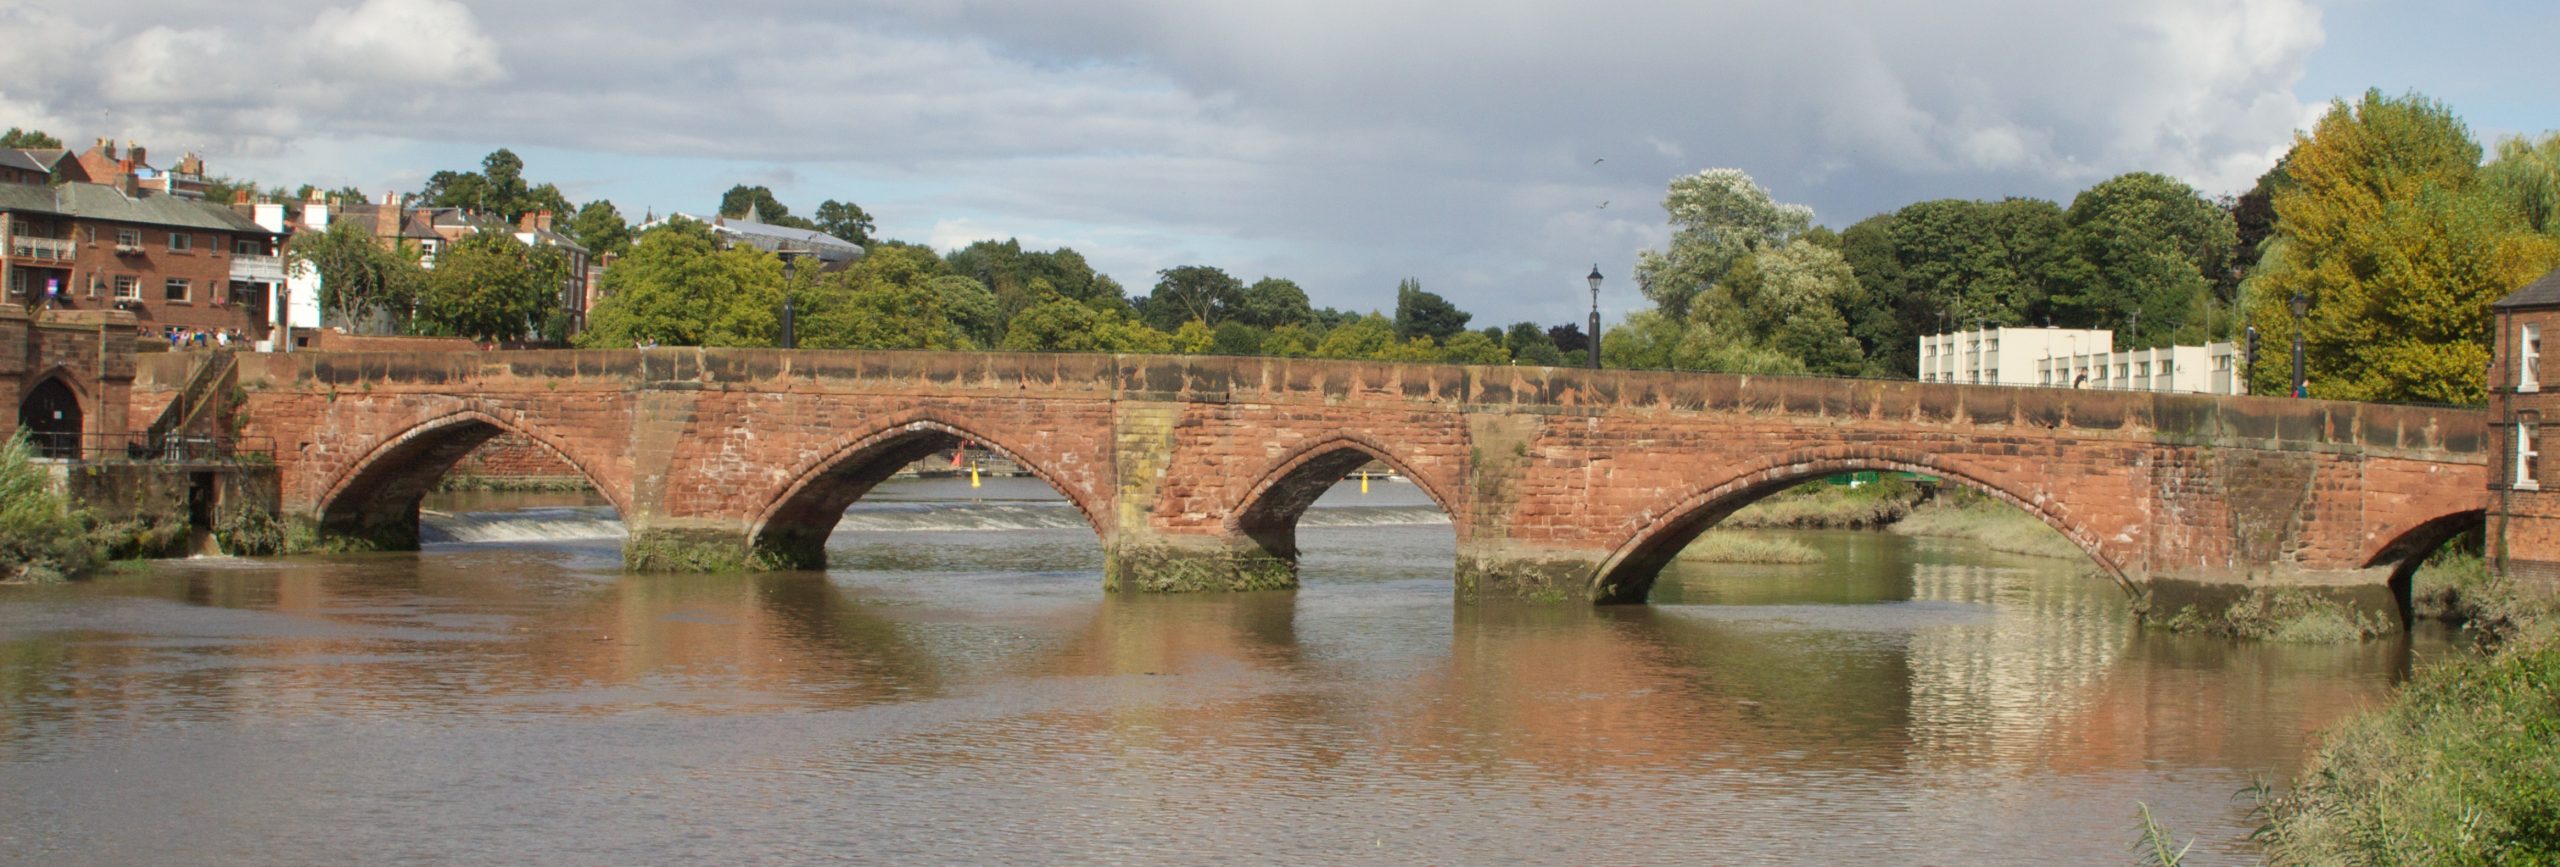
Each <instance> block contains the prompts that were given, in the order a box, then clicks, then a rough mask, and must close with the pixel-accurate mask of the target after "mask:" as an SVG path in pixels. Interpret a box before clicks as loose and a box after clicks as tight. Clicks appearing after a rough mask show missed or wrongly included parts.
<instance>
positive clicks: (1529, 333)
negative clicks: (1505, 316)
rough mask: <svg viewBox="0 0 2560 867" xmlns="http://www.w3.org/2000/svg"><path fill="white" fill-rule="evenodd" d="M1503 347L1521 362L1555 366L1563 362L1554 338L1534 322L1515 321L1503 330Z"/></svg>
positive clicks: (1562, 356)
mask: <svg viewBox="0 0 2560 867" xmlns="http://www.w3.org/2000/svg"><path fill="white" fill-rule="evenodd" d="M1502 342H1503V348H1504V349H1507V350H1510V352H1511V357H1512V358H1513V359H1515V360H1517V361H1519V363H1521V364H1534V365H1538V366H1540V367H1555V366H1557V365H1560V364H1563V363H1564V353H1563V352H1561V351H1559V350H1557V349H1556V342H1555V340H1554V339H1552V338H1550V337H1548V336H1547V332H1546V330H1545V329H1542V328H1539V327H1538V323H1535V322H1515V323H1512V325H1511V329H1510V330H1509V331H1507V332H1504V334H1503V338H1502Z"/></svg>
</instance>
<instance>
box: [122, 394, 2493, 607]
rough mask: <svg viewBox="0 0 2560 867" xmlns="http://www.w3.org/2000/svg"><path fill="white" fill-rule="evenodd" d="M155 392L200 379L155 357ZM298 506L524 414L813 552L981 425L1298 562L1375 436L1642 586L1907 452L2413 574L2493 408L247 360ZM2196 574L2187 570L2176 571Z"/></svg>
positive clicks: (674, 510)
mask: <svg viewBox="0 0 2560 867" xmlns="http://www.w3.org/2000/svg"><path fill="white" fill-rule="evenodd" d="M141 367H142V369H141V370H140V371H139V372H138V374H137V376H136V378H135V381H134V386H133V389H134V393H135V398H134V400H135V401H136V402H137V403H139V402H142V401H144V400H147V399H149V398H150V396H151V395H154V394H158V393H160V392H163V391H166V390H169V389H171V388H174V387H175V383H176V382H177V381H178V379H179V377H180V374H179V372H178V371H175V370H163V369H161V367H160V366H157V365H155V364H153V363H151V360H146V361H145V363H144V364H142V365H141ZM236 376H237V381H238V383H239V388H240V390H241V393H242V395H243V396H244V397H243V399H242V400H241V402H240V405H239V406H238V407H237V410H236V419H235V423H236V424H237V425H238V426H239V428H240V430H241V431H242V432H243V433H244V434H249V435H254V436H259V437H265V438H269V439H271V440H273V441H274V442H275V443H276V444H277V446H276V456H277V457H276V463H277V466H278V469H279V471H280V473H281V475H282V488H283V495H282V502H283V510H284V511H285V513H286V514H288V515H290V516H292V517H293V518H295V519H297V520H301V521H304V522H308V523H311V524H313V525H315V526H317V527H318V528H319V529H320V530H321V531H322V532H323V533H324V534H329V535H332V536H335V537H337V538H339V539H340V540H342V541H343V542H347V543H353V544H372V545H383V546H393V547H399V546H406V545H414V544H416V534H417V531H416V527H415V520H416V518H415V514H416V511H415V510H416V502H417V500H416V497H417V495H418V492H421V491H423V490H424V489H425V486H426V484H427V483H429V482H432V481H433V480H434V479H436V478H438V477H440V476H442V475H443V473H444V472H445V471H446V470H448V469H449V468H450V467H451V466H452V465H453V463H454V462H455V461H457V460H459V459H460V457H461V456H462V455H463V454H464V453H466V452H468V451H470V447H471V446H472V445H476V444H477V443H479V442H481V441H483V440H485V439H486V438H488V437H492V436H497V435H501V434H511V435H514V436H516V437H518V438H521V440H522V441H523V442H526V443H530V444H532V446H533V447H536V448H540V449H543V450H546V451H548V452H549V453H551V454H552V455H554V456H556V457H558V458H559V459H560V461H561V462H562V463H563V464H565V465H567V466H570V467H573V468H575V469H576V470H577V472H579V473H581V474H583V475H584V476H585V477H586V478H587V479H589V480H590V481H592V482H593V483H594V485H595V487H596V489H597V490H598V491H599V492H601V493H602V494H603V496H604V497H605V498H606V499H607V500H608V501H610V502H611V503H612V505H613V507H614V510H615V512H616V513H617V514H619V515H620V516H621V517H622V519H623V521H624V523H625V524H626V525H627V526H628V528H629V531H630V538H629V541H628V542H627V543H626V546H625V554H626V561H627V562H628V563H629V564H631V565H633V566H635V567H639V568H645V569H678V570H734V569H749V568H763V567H774V566H813V565H819V564H821V563H822V562H823V557H824V553H823V547H822V546H823V540H824V538H825V536H826V534H827V533H828V532H830V531H832V530H833V529H834V528H835V527H836V526H837V523H838V522H839V521H841V520H843V516H844V514H845V511H844V510H845V506H846V505H848V504H850V503H853V502H856V501H858V500H860V498H861V497H862V495H863V494H864V493H865V492H867V491H868V490H869V489H870V487H871V486H872V485H873V484H876V483H877V482H878V481H879V480H880V479H882V478H885V477H886V476H887V475H888V474H889V473H890V472H893V471H894V470H895V468H897V467H899V466H903V465H904V464H905V463H906V462H908V461H911V460H913V459H914V458H915V457H916V456H917V455H920V454H925V453H929V452H931V451H933V450H935V449H943V448H949V447H951V446H952V445H954V444H956V443H958V442H963V441H965V442H968V443H971V444H973V445H974V446H975V447H977V448H980V449H983V450H984V451H986V452H987V453H989V454H992V455H995V456H997V457H1000V458H1002V459H1004V460H1007V461H1010V462H1012V463H1014V464H1016V465H1018V466H1019V467H1021V468H1022V469H1023V470H1025V471H1027V472H1029V473H1031V474H1032V475H1035V476H1037V477H1038V478H1040V480H1041V481H1043V482H1046V483H1047V484H1048V485H1049V486H1050V487H1052V488H1055V489H1056V490H1057V491H1058V492H1059V493H1060V494H1061V495H1062V496H1063V497H1064V498H1065V501H1066V507H1067V508H1068V509H1070V510H1072V514H1073V515H1074V516H1075V519H1076V520H1078V521H1080V522H1081V523H1082V524H1083V525H1084V526H1087V527H1090V528H1091V529H1092V531H1093V532H1094V533H1095V534H1096V536H1097V538H1098V539H1099V540H1100V542H1101V544H1102V547H1103V550H1104V552H1105V558H1106V565H1105V580H1106V582H1107V584H1108V585H1109V586H1111V587H1113V588H1115V589H1122V590H1164V591H1184V590H1236V589H1255V588H1268V587H1287V586H1292V585H1293V584H1294V583H1295V570H1296V566H1295V555H1296V552H1295V547H1294V531H1295V527H1296V526H1297V523H1298V521H1299V520H1300V519H1301V517H1302V515H1303V514H1304V504H1305V503H1306V502H1307V501H1309V500H1310V499H1311V498H1312V496H1313V494H1314V493H1316V492H1320V491H1321V490H1322V488H1323V487H1324V486H1327V485H1330V484H1332V482H1333V481H1334V480H1336V479H1339V478H1340V477H1341V475H1342V473H1344V472H1349V471H1350V470H1352V469H1354V468H1357V467H1359V466H1362V465H1365V464H1369V463H1370V462H1372V461H1374V462H1376V463H1378V464H1380V465H1384V466H1385V467H1387V468H1389V469H1392V470H1393V471H1395V472H1396V473H1398V474H1399V475H1401V476H1403V477H1405V478H1406V479H1409V480H1410V481H1411V482H1412V483H1413V484H1414V485H1415V486H1417V487H1418V488H1419V489H1420V490H1421V491H1422V492H1423V493H1424V494H1426V495H1427V496H1428V497H1429V498H1430V499H1431V500H1432V501H1433V502H1434V503H1436V504H1437V505H1438V506H1439V507H1440V509H1441V510H1442V511H1444V512H1445V513H1446V514H1447V515H1448V520H1449V521H1450V523H1451V524H1452V525H1454V530H1455V533H1456V538H1457V545H1458V575H1457V584H1458V586H1457V589H1458V591H1459V592H1460V593H1461V595H1463V596H1467V597H1478V596H1528V597H1533V598H1552V599H1586V600H1592V601H1601V602H1630V601H1641V600H1642V599H1643V598H1644V595H1645V593H1646V592H1647V589H1648V587H1649V584H1650V578H1651V575H1652V573H1653V571H1654V570H1655V569H1657V568H1658V567H1659V565H1660V562H1661V560H1662V559H1663V558H1665V557H1667V556H1669V554H1670V553H1671V552H1675V551H1677V550H1678V549H1679V547H1680V546H1682V545H1685V544H1686V543H1687V541H1688V540H1689V539H1691V538H1694V537H1695V536H1696V534H1697V533H1698V532H1701V531H1702V530H1703V529H1704V528H1706V527H1707V526H1709V525H1711V524H1712V523H1713V522H1714V521H1715V520H1717V519H1719V518H1721V517H1722V516H1723V515H1724V514H1727V513H1729V512H1731V511H1732V510H1733V509H1735V508H1739V507H1740V506H1741V505H1743V504H1745V503H1748V502H1750V501H1751V500H1753V499H1756V498H1758V497H1760V496H1762V495H1765V494H1766V493H1768V492H1770V491H1773V490H1776V489H1779V488H1783V487H1785V486H1788V485H1792V484H1796V483H1799V482H1801V481H1804V480H1807V479H1811V478H1816V477H1820V476H1825V475H1831V474H1836V473H1842V472H1853V471H1862V470H1901V471H1909V472H1917V473H1924V474H1928V475H1932V476H1936V477H1939V478H1941V479H1944V480H1945V482H1946V483H1947V484H1950V485H1959V486H1966V487H1971V488H1975V489H1978V490H1981V491H1984V492H1987V493H1989V494H1991V495H1992V496H1995V497H1997V498H1999V499H2001V500H2003V501H2006V502H2009V503H2011V504H2012V505H2015V506H2017V507H2019V508H2021V509H2024V510H2025V511H2027V512H2028V513H2029V514H2032V515H2035V516H2036V517H2038V518H2039V519H2041V520H2043V521H2044V522H2046V523H2047V524H2050V525H2052V526H2053V527H2055V528H2056V529H2058V530H2060V531H2061V532H2062V533H2063V534H2064V535H2065V536H2066V537H2068V538H2070V539H2071V540H2072V541H2073V542H2074V543H2075V544H2077V545H2079V546H2080V547H2081V548H2082V549H2083V550H2084V551H2086V552H2088V553H2089V555H2090V559H2091V561H2092V562H2093V563H2094V564H2096V566H2097V567H2098V569H2099V570H2100V571H2102V572H2104V573H2105V574H2106V575H2108V576H2109V577H2112V578H2114V579H2116V580H2119V581H2121V582H2123V583H2124V584H2126V585H2127V586H2128V587H2130V588H2134V589H2136V590H2142V589H2147V588H2150V587H2152V586H2154V585H2155V584H2157V585H2159V586H2171V585H2170V584H2169V583H2168V582H2185V583H2186V584H2195V585H2203V586H2211V587H2229V588H2247V587H2253V586H2327V587H2355V586H2368V587H2382V588H2388V587H2390V585H2391V583H2392V581H2393V580H2394V576H2395V574H2398V573H2397V570H2399V569H2400V568H2401V567H2403V566H2406V565H2409V564H2410V562H2411V561H2412V559H2413V558H2414V557H2415V556H2419V555H2423V554H2424V553H2425V552H2426V551H2427V550H2430V549H2432V548H2433V547H2434V544H2435V543H2436V542H2437V541H2441V537H2442V536H2443V535H2444V534H2447V533H2449V532H2451V531H2453V530H2458V529H2459V528H2461V527H2463V526H2467V525H2468V523H2469V522H2472V521H2475V520H2476V517H2477V515H2478V513H2479V512H2480V511H2481V510H2482V509H2483V508H2484V507H2485V506H2486V485H2487V473H2486V464H2487V461H2486V457H2485V454H2484V452H2483V433H2482V427H2483V416H2482V414H2481V413H2480V412H2479V411H2476V410H2465V409H2448V408H2432V407H2404V406H2385V405H2374V404H2357V403H2345V402H2334V401H2314V400H2290V399H2283V398H2258V397H2217V396H2204V395H2168V394H2151V393H2134V392H2093V391H2076V390H2067V389H2045V388H2024V387H1999V386H1966V385H1953V384H1931V383H1918V382H1900V381H1873V380H1838V379H1818V378H1788V377H1750V376H1729V375H1717V374H1694V373H1668V372H1619V371H1587V370H1577V369H1561V368H1534V367H1466V366H1452V365H1433V364H1390V363H1377V362H1351V361H1317V360H1307V359H1274V358H1203V357H1169V356H1110V355H1019V354H1001V353H931V352H850V351H847V352H826V351H819V352H812V351H780V350H756V349H694V348H681V349H654V350H613V351H525V352H467V353H441V352H439V353H296V354H292V355H246V356H243V357H242V358H241V359H240V364H239V367H238V370H237V373H236ZM2181 586H2182V585H2181Z"/></svg>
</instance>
